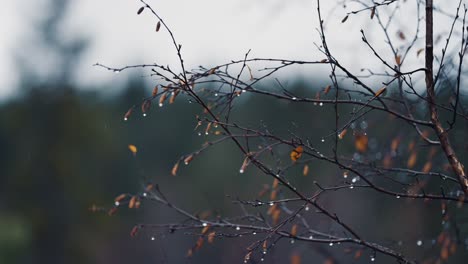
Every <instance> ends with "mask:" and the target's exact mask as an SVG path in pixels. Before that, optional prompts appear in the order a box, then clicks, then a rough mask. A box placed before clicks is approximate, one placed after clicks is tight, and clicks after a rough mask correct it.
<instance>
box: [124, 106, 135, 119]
mask: <svg viewBox="0 0 468 264" xmlns="http://www.w3.org/2000/svg"><path fill="white" fill-rule="evenodd" d="M132 113H133V107H132V108H130V109H128V111H127V113H125V115H124V120H125V121H127V120H128V119H129V118H130V116H131V115H132Z"/></svg>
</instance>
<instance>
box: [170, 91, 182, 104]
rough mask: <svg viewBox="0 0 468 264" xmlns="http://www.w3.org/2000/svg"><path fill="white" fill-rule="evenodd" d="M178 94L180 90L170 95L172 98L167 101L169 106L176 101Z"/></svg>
mask: <svg viewBox="0 0 468 264" xmlns="http://www.w3.org/2000/svg"><path fill="white" fill-rule="evenodd" d="M179 93H180V90H177V91H175V92H173V93H172V96H171V98H170V99H169V104H173V103H174V102H175V99H176V97H177V95H179Z"/></svg>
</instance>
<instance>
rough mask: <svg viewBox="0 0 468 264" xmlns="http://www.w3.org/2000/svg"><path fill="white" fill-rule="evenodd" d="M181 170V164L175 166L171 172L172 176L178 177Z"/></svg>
mask: <svg viewBox="0 0 468 264" xmlns="http://www.w3.org/2000/svg"><path fill="white" fill-rule="evenodd" d="M178 169H179V162H177V163H176V164H174V167H172V170H171V174H172V176H176V175H177V170H178Z"/></svg>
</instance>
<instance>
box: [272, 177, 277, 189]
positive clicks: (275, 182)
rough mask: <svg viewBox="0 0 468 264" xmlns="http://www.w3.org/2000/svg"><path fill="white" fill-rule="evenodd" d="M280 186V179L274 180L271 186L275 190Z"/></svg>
mask: <svg viewBox="0 0 468 264" xmlns="http://www.w3.org/2000/svg"><path fill="white" fill-rule="evenodd" d="M278 185H279V180H278V179H274V180H273V185H272V186H271V187H272V188H273V189H276V188H278Z"/></svg>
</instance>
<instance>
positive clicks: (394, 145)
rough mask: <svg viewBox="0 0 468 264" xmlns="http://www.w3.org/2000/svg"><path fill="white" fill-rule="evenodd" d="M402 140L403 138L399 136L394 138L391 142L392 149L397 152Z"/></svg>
mask: <svg viewBox="0 0 468 264" xmlns="http://www.w3.org/2000/svg"><path fill="white" fill-rule="evenodd" d="M400 141H401V139H400V138H399V137H397V138H394V139H393V140H392V144H391V147H390V149H391V150H392V151H393V152H396V151H397V149H398V146H399V145H400Z"/></svg>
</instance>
